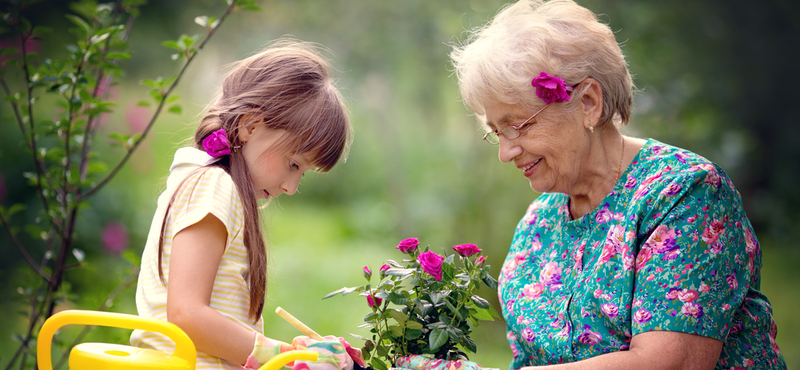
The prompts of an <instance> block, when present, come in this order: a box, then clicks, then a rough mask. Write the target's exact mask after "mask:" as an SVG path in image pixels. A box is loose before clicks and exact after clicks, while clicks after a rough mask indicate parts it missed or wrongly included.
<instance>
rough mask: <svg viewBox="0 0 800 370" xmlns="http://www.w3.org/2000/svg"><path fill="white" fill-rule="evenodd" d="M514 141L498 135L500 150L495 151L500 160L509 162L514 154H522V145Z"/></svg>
mask: <svg viewBox="0 0 800 370" xmlns="http://www.w3.org/2000/svg"><path fill="white" fill-rule="evenodd" d="M515 141H516V140H508V139H506V138H505V137H503V136H500V144H499V146H500V150H499V151H498V153H497V157H498V158H500V162H503V163H509V162H511V161H513V160H514V158H515V157H516V156H518V155H520V154H522V147H521V146H519V145H518V144H516V143H515Z"/></svg>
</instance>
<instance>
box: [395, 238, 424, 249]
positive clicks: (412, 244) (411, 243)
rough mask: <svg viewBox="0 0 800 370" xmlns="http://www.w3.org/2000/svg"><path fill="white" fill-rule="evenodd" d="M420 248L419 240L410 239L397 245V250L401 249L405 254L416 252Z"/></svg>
mask: <svg viewBox="0 0 800 370" xmlns="http://www.w3.org/2000/svg"><path fill="white" fill-rule="evenodd" d="M417 246H419V239H417V238H408V239H405V240H403V241H401V242H400V244H398V245H397V249H399V250H400V251H401V252H403V253H408V252H411V251H414V250H416V249H417Z"/></svg>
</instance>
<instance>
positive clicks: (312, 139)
mask: <svg viewBox="0 0 800 370" xmlns="http://www.w3.org/2000/svg"><path fill="white" fill-rule="evenodd" d="M317 97H318V99H311V100H309V101H306V102H304V103H303V104H301V106H298V107H297V108H296V109H293V110H291V111H293V112H294V114H291V116H290V117H286V118H287V121H288V122H286V123H285V126H284V127H283V128H284V129H285V130H287V131H288V132H290V133H293V134H294V135H292V136H293V139H290V140H288V142H287V144H288V145H290V147H292V148H294V151H295V152H296V153H298V154H305V153H308V154H310V160H311V164H313V165H314V166H315V167H316V168H317V171H318V172H328V171H330V170H331V169H332V168H333V167H334V166H335V165H336V164H337V163H338V162H339V160H340V159H343V158H347V154H348V151H349V146H350V136H351V135H350V134H351V132H350V131H351V129H350V122H349V120H348V118H347V112H346V111H345V109H344V104H342V101H341V97H340V96H339V95H338V94H337V93H336V90H335V89H330V91H328V92H327V93H324V94H319V95H317Z"/></svg>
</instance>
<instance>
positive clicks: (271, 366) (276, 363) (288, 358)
mask: <svg viewBox="0 0 800 370" xmlns="http://www.w3.org/2000/svg"><path fill="white" fill-rule="evenodd" d="M318 358H319V353H318V352H314V351H307V350H292V351H286V352H284V353H281V354H279V355H277V356H275V357H273V358H271V359H269V361H267V363H266V364H264V365H262V366H261V367H260V368H258V370H279V369H280V368H282V367H283V366H284V365H286V364H288V363H290V362H292V361H298V360H300V361H317V359H318Z"/></svg>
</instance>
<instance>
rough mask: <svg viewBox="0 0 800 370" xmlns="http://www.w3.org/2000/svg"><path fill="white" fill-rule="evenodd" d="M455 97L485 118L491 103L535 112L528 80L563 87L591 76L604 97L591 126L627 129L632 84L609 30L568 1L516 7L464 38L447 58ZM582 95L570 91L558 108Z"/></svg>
mask: <svg viewBox="0 0 800 370" xmlns="http://www.w3.org/2000/svg"><path fill="white" fill-rule="evenodd" d="M450 58H451V59H452V60H453V65H454V66H455V72H456V75H457V77H458V82H459V88H460V90H461V96H462V97H463V99H464V101H465V102H466V103H467V104H468V105H469V106H470V108H471V109H472V110H473V111H474V112H475V113H476V114H478V115H479V116H480V117H481V118H482V120H483V119H485V117H484V116H485V113H486V112H485V106H486V105H488V104H492V103H505V104H520V105H522V106H524V107H526V108H527V109H529V110H534V109H535V108H536V107H541V106H542V104H543V102H542V101H541V99H539V98H537V97H536V93H535V89H534V87H533V86H531V80H532V79H533V78H534V77H536V76H538V75H539V73H541V72H542V71H544V72H547V73H548V74H550V75H552V76H559V77H561V78H563V79H564V80H565V81H566V83H567V85H568V86H571V85H576V84H578V83H580V82H581V81H583V80H584V79H586V78H587V77H591V78H593V79H595V80H597V81H598V82H599V83H600V87H601V88H602V90H603V113H602V115H601V116H600V120H599V121H598V122H597V124H596V126H599V127H602V126H603V125H606V124H608V123H610V122H614V123H616V124H623V125H624V124H626V123H627V122H628V120H629V119H630V115H631V105H632V101H633V89H634V86H633V80H632V79H631V75H630V72H629V71H628V65H627V63H626V62H625V57H624V55H623V54H622V50H621V49H620V47H619V45H618V44H617V41H616V39H615V38H614V33H613V32H612V31H611V28H609V27H608V25H606V24H604V23H600V22H599V21H598V20H597V17H596V16H595V15H594V13H592V11H590V10H589V9H586V8H584V7H582V6H580V5H578V4H576V3H575V2H573V1H571V0H552V1H548V2H544V1H542V0H520V1H518V2H517V3H514V4H511V5H509V6H507V7H505V8H503V9H501V11H500V12H499V13H498V14H497V15H496V16H495V17H494V19H493V20H492V21H491V22H489V23H488V24H487V25H485V26H483V27H479V28H476V29H474V30H472V31H471V33H470V36H469V37H468V39H467V40H466V42H465V43H464V44H463V45H454V46H453V51H452V52H451V53H450ZM583 92H584V91H580V90H579V91H573V92H572V97H573V98H572V99H571V100H570V103H564V104H566V105H565V106H564V108H567V109H569V108H570V106H571V108H572V109H574V108H576V107H577V104H575V102H577V101H580V97H581V96H582V94H583Z"/></svg>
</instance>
